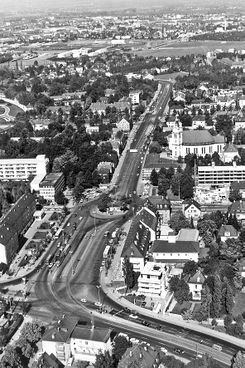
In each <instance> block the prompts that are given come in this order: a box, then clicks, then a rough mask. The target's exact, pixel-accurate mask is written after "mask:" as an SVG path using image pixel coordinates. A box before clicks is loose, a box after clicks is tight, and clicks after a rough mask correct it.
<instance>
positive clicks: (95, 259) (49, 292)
mask: <svg viewBox="0 0 245 368" xmlns="http://www.w3.org/2000/svg"><path fill="white" fill-rule="evenodd" d="M165 86H168V87H166V88H165V89H164V90H163V91H162V92H161V93H160V95H159V100H158V102H157V103H156V104H155V106H153V108H154V113H153V114H151V115H150V114H149V115H146V117H145V120H144V121H143V123H142V125H141V127H140V131H139V132H138V133H137V134H136V136H135V141H134V142H133V143H132V145H133V147H135V149H137V152H135V153H134V152H128V154H127V156H126V158H125V162H124V164H123V165H122V169H121V172H120V174H119V177H118V182H117V185H118V186H117V194H118V195H119V196H121V197H123V196H125V195H127V196H128V195H133V194H134V192H135V189H136V185H137V176H138V175H137V174H138V173H139V170H140V166H141V161H142V156H143V154H144V151H146V146H145V145H146V143H147V139H148V138H147V135H146V132H147V131H149V125H151V124H154V122H155V119H156V118H157V117H158V116H159V115H160V114H162V111H163V110H164V108H165V105H166V104H167V101H168V97H169V94H170V90H171V88H170V85H167V84H165ZM144 146H145V148H144ZM143 150H144V151H143ZM94 203H96V201H95V202H94ZM94 203H93V205H94ZM91 206H92V204H91V205H90V204H88V205H85V206H82V207H79V206H78V207H77V208H76V209H75V210H74V214H72V216H71V218H70V219H69V221H68V223H67V225H66V226H65V229H64V230H65V233H66V235H65V238H64V236H63V235H62V236H61V238H60V239H57V241H56V242H55V243H54V245H53V247H52V249H51V250H50V255H51V256H53V257H56V258H55V262H51V263H52V266H51V267H50V264H45V263H44V264H43V265H42V267H41V269H40V270H39V272H38V274H37V276H36V277H35V278H34V279H33V280H31V282H33V289H32V290H31V293H30V296H29V298H30V300H32V305H33V306H32V309H31V311H30V314H31V315H32V316H34V317H36V318H41V319H43V320H44V321H46V322H47V321H49V320H52V318H53V317H57V316H60V315H63V314H66V315H72V316H77V317H78V318H79V319H82V320H85V321H90V322H91V320H93V321H95V322H96V323H97V324H103V325H107V326H111V327H113V328H114V329H118V330H119V331H125V332H127V333H129V334H130V335H132V336H136V337H139V338H140V339H143V340H146V339H148V340H149V341H150V342H151V343H153V344H160V345H161V344H168V347H169V349H174V347H173V346H180V347H181V348H184V349H185V352H184V353H183V354H182V355H183V356H185V357H187V358H188V357H189V358H190V357H194V356H196V354H197V351H198V352H199V351H200V352H202V353H205V352H208V353H209V354H211V355H212V356H213V357H214V358H215V359H217V360H219V361H221V362H223V363H224V366H227V365H229V364H230V363H229V362H230V359H231V356H232V355H233V354H234V353H235V352H236V351H237V348H235V347H233V346H232V345H231V344H225V343H224V342H222V347H223V351H222V352H217V351H214V349H212V348H211V346H212V344H213V343H214V342H216V343H217V339H215V340H213V339H211V338H208V337H207V336H205V337H204V336H201V335H200V334H198V333H197V334H195V333H194V332H190V331H188V330H186V329H183V328H179V327H177V326H172V325H170V324H168V323H165V322H161V323H159V321H158V320H155V319H153V318H149V317H144V316H140V315H139V316H138V318H137V319H135V320H132V319H130V317H129V315H130V314H131V313H132V311H129V310H123V311H122V312H121V314H120V313H119V314H118V316H116V317H115V316H113V315H112V314H109V313H99V309H100V307H98V303H101V302H102V303H103V305H104V306H105V307H106V308H108V310H110V309H112V308H113V309H115V311H116V312H115V313H117V311H120V310H122V306H121V305H120V301H119V302H118V303H116V302H114V301H112V300H110V299H109V298H108V297H107V296H106V295H105V294H104V293H103V292H102V290H101V287H100V285H99V275H100V266H101V261H102V254H103V251H104V248H105V246H106V241H107V240H106V238H105V237H104V233H105V232H107V231H109V232H112V231H113V230H114V229H115V228H116V227H119V226H121V225H122V224H123V223H124V222H125V221H126V219H125V218H123V217H124V216H122V217H121V218H118V219H110V218H109V219H107V220H102V219H101V220H95V219H94V218H92V217H91V216H90V207H91ZM74 223H76V225H75V226H76V227H77V229H76V230H75V229H74ZM70 236H71V238H70V240H69V242H67V244H65V247H64V249H63V250H62V252H60V251H59V249H60V247H59V248H58V243H62V244H63V243H65V239H66V238H67V237H70ZM57 254H58V257H57ZM59 261H61V262H59ZM95 303H96V304H97V305H96V304H95ZM146 324H149V325H148V326H146ZM200 340H203V343H202V344H200Z"/></svg>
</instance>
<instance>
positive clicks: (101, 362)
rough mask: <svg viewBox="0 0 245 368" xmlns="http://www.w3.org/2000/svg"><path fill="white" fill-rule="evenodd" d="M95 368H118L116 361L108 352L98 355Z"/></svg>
mask: <svg viewBox="0 0 245 368" xmlns="http://www.w3.org/2000/svg"><path fill="white" fill-rule="evenodd" d="M94 368H116V362H115V359H114V358H113V356H111V355H110V353H109V352H108V351H106V352H105V353H104V354H102V353H100V354H98V355H96V361H95V363H94Z"/></svg>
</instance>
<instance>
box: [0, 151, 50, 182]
mask: <svg viewBox="0 0 245 368" xmlns="http://www.w3.org/2000/svg"><path fill="white" fill-rule="evenodd" d="M48 162H49V160H48V158H46V156H45V155H37V157H36V158H5V159H0V180H27V179H28V178H29V177H30V176H37V175H38V176H42V178H43V177H44V176H45V175H46V173H47V165H48Z"/></svg>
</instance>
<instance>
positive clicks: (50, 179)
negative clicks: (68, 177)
mask: <svg viewBox="0 0 245 368" xmlns="http://www.w3.org/2000/svg"><path fill="white" fill-rule="evenodd" d="M62 176H63V173H62V172H54V173H50V174H48V175H46V176H45V178H44V179H43V180H42V181H41V183H40V184H39V186H40V187H54V186H55V184H56V183H57V181H58V180H59V179H60V178H61V177H62Z"/></svg>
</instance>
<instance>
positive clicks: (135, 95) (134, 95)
mask: <svg viewBox="0 0 245 368" xmlns="http://www.w3.org/2000/svg"><path fill="white" fill-rule="evenodd" d="M140 94H141V91H131V92H129V98H130V99H131V102H132V105H138V104H139V103H140Z"/></svg>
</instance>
